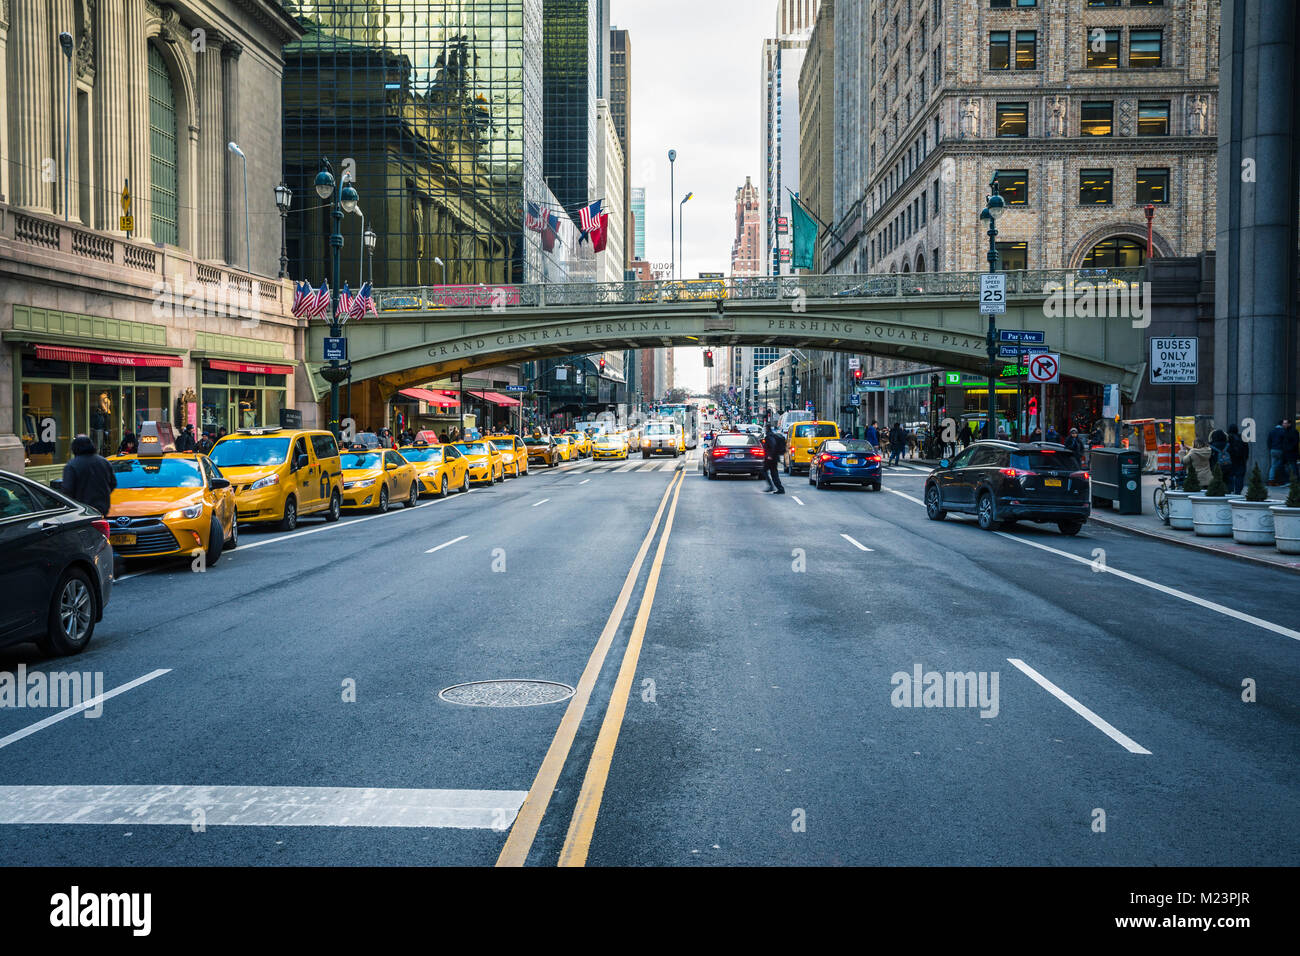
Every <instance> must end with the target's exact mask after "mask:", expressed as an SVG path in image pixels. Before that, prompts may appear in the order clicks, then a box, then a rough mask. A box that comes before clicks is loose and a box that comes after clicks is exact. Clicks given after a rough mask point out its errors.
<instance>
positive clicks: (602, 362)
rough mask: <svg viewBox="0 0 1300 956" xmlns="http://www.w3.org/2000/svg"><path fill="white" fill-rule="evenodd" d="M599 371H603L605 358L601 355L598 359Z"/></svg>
mask: <svg viewBox="0 0 1300 956" xmlns="http://www.w3.org/2000/svg"><path fill="white" fill-rule="evenodd" d="M600 370H601V371H602V372H603V371H605V356H603V355H602V356H601V357H600Z"/></svg>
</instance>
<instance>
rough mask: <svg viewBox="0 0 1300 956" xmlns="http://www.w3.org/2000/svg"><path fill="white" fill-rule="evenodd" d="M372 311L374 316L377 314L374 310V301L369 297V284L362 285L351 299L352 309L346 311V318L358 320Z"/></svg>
mask: <svg viewBox="0 0 1300 956" xmlns="http://www.w3.org/2000/svg"><path fill="white" fill-rule="evenodd" d="M371 311H373V312H374V314H375V315H378V314H379V312H378V310H377V309H375V302H374V299H372V298H371V296H370V283H369V282H365V283H362V286H361V291H360V292H358V293H357V294H356V295H355V296H354V297H353V299H352V307H351V308H350V309H348V318H351V319H359V318H361V317H362V316H363V315H365V314H366V313H368V312H371Z"/></svg>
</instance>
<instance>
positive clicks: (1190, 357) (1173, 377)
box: [1149, 335, 1199, 385]
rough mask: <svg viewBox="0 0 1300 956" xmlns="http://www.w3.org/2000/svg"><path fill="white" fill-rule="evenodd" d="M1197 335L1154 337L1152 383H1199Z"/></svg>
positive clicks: (1151, 365)
mask: <svg viewBox="0 0 1300 956" xmlns="http://www.w3.org/2000/svg"><path fill="white" fill-rule="evenodd" d="M1198 342H1199V340H1198V339H1197V338H1196V336H1194V335H1193V336H1182V337H1178V338H1174V337H1165V338H1152V339H1151V362H1150V366H1149V367H1150V369H1151V371H1150V381H1151V384H1152V385H1195V384H1196V383H1197V374H1196V373H1197V362H1196V347H1197V343H1198Z"/></svg>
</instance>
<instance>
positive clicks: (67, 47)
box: [59, 33, 72, 222]
mask: <svg viewBox="0 0 1300 956" xmlns="http://www.w3.org/2000/svg"><path fill="white" fill-rule="evenodd" d="M59 46H60V47H62V48H63V55H64V57H66V58H67V61H68V88H67V94H66V96H65V98H64V101H63V107H64V117H63V221H64V222H67V221H68V219H69V216H70V215H71V212H70V207H69V205H68V185H69V182H70V178H71V173H70V172H69V166H71V164H72V34H71V33H60V34H59Z"/></svg>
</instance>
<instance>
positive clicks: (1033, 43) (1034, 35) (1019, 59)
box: [1016, 30, 1038, 70]
mask: <svg viewBox="0 0 1300 956" xmlns="http://www.w3.org/2000/svg"><path fill="white" fill-rule="evenodd" d="M1016 69H1017V70H1036V69H1038V31H1037V30H1017V31H1016Z"/></svg>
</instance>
